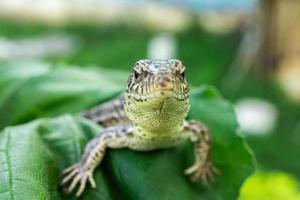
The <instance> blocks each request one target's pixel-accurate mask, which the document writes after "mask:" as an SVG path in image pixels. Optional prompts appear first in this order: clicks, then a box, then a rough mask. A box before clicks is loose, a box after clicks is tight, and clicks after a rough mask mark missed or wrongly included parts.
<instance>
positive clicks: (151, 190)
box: [0, 65, 254, 200]
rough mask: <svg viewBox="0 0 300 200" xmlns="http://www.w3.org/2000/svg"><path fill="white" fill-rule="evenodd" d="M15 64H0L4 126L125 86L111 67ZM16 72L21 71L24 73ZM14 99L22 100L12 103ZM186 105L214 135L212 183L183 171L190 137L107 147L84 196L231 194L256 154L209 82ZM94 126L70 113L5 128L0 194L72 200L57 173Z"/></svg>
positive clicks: (162, 199) (75, 106)
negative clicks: (160, 144)
mask: <svg viewBox="0 0 300 200" xmlns="http://www.w3.org/2000/svg"><path fill="white" fill-rule="evenodd" d="M13 66H14V67H11V68H8V67H6V68H2V69H0V70H1V73H0V87H1V92H0V108H1V109H0V112H1V114H3V113H4V112H3V111H5V109H8V108H9V109H10V110H6V111H9V112H12V114H11V113H8V114H9V116H10V117H9V118H4V117H1V123H2V125H6V124H10V123H13V124H16V123H18V122H21V121H25V120H28V119H31V118H34V117H39V116H40V115H38V114H36V112H34V111H36V110H43V112H47V113H46V114H45V115H58V114H59V113H64V112H68V111H69V110H68V109H70V110H71V111H70V112H76V111H80V109H83V108H86V107H88V106H91V104H96V103H97V102H101V101H103V100H105V99H107V98H109V97H111V96H113V95H115V94H116V93H117V91H118V90H120V88H122V87H123V86H122V84H120V86H119V85H118V83H119V82H121V80H122V77H123V76H122V75H120V79H119V80H120V81H119V82H118V81H116V77H115V75H114V73H113V72H111V71H100V72H96V71H93V73H91V72H90V71H86V70H78V69H61V68H59V69H57V68H53V67H49V66H47V67H45V66H42V67H36V68H35V70H32V71H31V72H28V71H27V70H26V67H23V68H22V69H21V68H19V67H17V66H16V65H13ZM32 69H34V68H32ZM14 70H15V71H17V70H20V71H22V70H24V74H23V75H17V74H16V73H14ZM74 71H75V73H74ZM89 76H92V77H94V78H88V77H89ZM54 77H55V78H54ZM84 77H86V78H84ZM99 77H100V78H101V79H98V78H99ZM12 80H13V82H11V81H12ZM105 81H109V82H107V83H104V82H105ZM22 82H23V83H26V84H25V87H24V84H22ZM63 83H68V84H63ZM60 84H62V85H61V86H60ZM105 84H107V85H106V87H108V88H104V86H103V85H105ZM110 84H111V85H110ZM26 85H27V86H26ZM123 85H124V84H123ZM110 87H111V89H109V88H110ZM9 88H10V89H9ZM49 88H50V89H51V90H50V89H49ZM2 89H3V90H2ZM45 90H46V91H45ZM2 91H4V92H2ZM49 91H51V92H49ZM72 91H73V92H72ZM26 94H28V95H26ZM83 95H86V97H83ZM53 96H54V97H55V98H54V97H53ZM16 97H22V98H25V100H24V102H23V100H22V99H18V100H17V101H13V100H14V98H16ZM47 97H48V98H47ZM8 98H10V100H8ZM30 99H31V100H30ZM56 99H59V100H60V101H58V102H57V101H55V100H56ZM60 102H63V103H62V104H60ZM79 104H80V105H79ZM191 104H192V106H191V111H190V115H189V118H193V119H198V120H202V121H203V122H205V123H206V124H207V125H208V126H209V127H210V129H211V131H212V134H213V145H214V148H213V162H214V164H215V165H216V166H217V167H218V168H219V169H220V171H221V172H222V175H220V176H218V177H217V181H218V186H217V187H213V186H203V185H201V183H191V182H190V181H189V179H188V178H187V177H186V176H184V174H183V171H184V169H185V168H187V167H189V166H190V165H191V164H192V163H193V151H192V145H191V144H190V143H189V142H187V143H185V144H184V145H182V146H179V147H177V148H172V149H167V150H156V151H152V152H135V151H131V150H127V149H122V150H111V151H108V152H107V155H106V157H105V159H104V162H103V163H102V164H101V166H100V167H99V168H97V170H96V173H95V177H96V182H97V188H96V189H91V188H90V187H88V188H87V190H86V192H85V193H84V195H83V197H82V199H105V200H106V199H116V200H119V199H134V200H138V199H143V200H144V199H145V200H153V199H159V200H168V199H175V200H176V199H178V200H182V199H184V200H185V199H187V200H189V199H195V200H196V199H197V200H198V199H224V200H231V199H236V198H237V196H238V194H239V189H240V186H241V184H242V183H243V181H244V180H245V179H246V177H247V176H249V175H250V174H251V173H252V171H253V169H254V167H253V157H252V156H251V154H250V153H249V150H248V148H247V147H246V145H245V143H244V140H243V139H242V138H241V137H240V136H238V133H237V130H238V125H237V122H236V119H235V115H234V112H233V109H232V107H231V105H230V104H229V103H228V102H226V101H225V100H224V99H222V97H220V95H219V94H218V93H217V92H216V91H215V90H214V89H213V88H211V87H207V86H203V87H200V88H194V89H193V90H192V93H191ZM41 105H42V106H41ZM45 105H47V106H45ZM15 109H17V110H18V111H14V110H15ZM16 113H17V114H16ZM18 113H20V114H18ZM32 113H35V115H33V114H32ZM21 114H22V115H21ZM20 116H21V117H20ZM42 116H43V115H42ZM99 132H101V127H99V126H98V125H96V124H94V123H92V122H90V121H88V120H85V119H81V118H76V117H75V118H74V117H72V116H70V115H64V116H61V117H58V118H53V119H39V120H35V121H33V122H31V123H28V124H24V125H19V126H15V127H8V128H5V129H4V130H3V131H2V132H1V133H0V200H2V199H3V200H4V199H5V200H6V199H67V198H70V199H73V198H74V197H73V196H67V197H65V196H62V195H61V193H60V192H59V191H58V189H57V186H58V183H59V180H60V179H61V177H60V172H61V171H62V170H63V169H64V168H65V167H67V166H69V165H71V164H73V163H75V162H76V161H77V160H78V159H79V158H80V155H81V153H82V151H83V149H84V146H85V144H86V143H87V142H88V140H89V139H91V138H92V137H93V136H94V135H95V134H97V133H99Z"/></svg>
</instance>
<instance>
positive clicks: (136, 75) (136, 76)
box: [133, 70, 140, 79]
mask: <svg viewBox="0 0 300 200" xmlns="http://www.w3.org/2000/svg"><path fill="white" fill-rule="evenodd" d="M133 73H134V78H135V79H138V78H139V77H140V74H139V73H138V72H137V71H136V70H134V72H133Z"/></svg>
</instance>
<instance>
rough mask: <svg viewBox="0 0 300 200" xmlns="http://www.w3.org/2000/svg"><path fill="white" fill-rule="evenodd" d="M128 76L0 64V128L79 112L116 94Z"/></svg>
mask: <svg viewBox="0 0 300 200" xmlns="http://www.w3.org/2000/svg"><path fill="white" fill-rule="evenodd" d="M126 79H127V74H124V73H122V72H120V71H115V70H108V69H101V70H99V69H98V70H97V71H96V70H95V69H92V68H91V69H86V70H84V71H82V70H80V69H78V68H64V67H55V66H50V65H47V64H44V63H35V62H22V63H21V62H20V63H15V62H14V63H8V64H2V65H0V113H1V115H0V128H3V127H5V126H7V125H11V124H18V123H22V122H26V121H29V120H32V119H35V118H39V117H47V116H56V115H58V114H61V113H73V112H77V111H82V109H85V108H87V107H90V106H91V105H95V104H96V103H99V102H102V101H104V100H107V99H109V98H111V97H112V96H115V95H117V94H118V93H119V92H120V91H122V90H123V88H124V83H125V81H126Z"/></svg>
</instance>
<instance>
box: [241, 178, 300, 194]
mask: <svg viewBox="0 0 300 200" xmlns="http://www.w3.org/2000/svg"><path fill="white" fill-rule="evenodd" d="M283 199H284V200H300V189H299V186H298V185H297V181H296V179H295V178H294V177H293V176H291V175H289V174H286V173H283V172H256V173H255V174H253V175H252V176H251V177H249V178H248V179H247V181H246V182H245V183H244V185H243V187H242V189H241V195H240V197H239V200H283Z"/></svg>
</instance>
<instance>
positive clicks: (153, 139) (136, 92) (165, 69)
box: [61, 59, 220, 197]
mask: <svg viewBox="0 0 300 200" xmlns="http://www.w3.org/2000/svg"><path fill="white" fill-rule="evenodd" d="M189 90H190V89H189V84H188V82H187V80H186V77H185V66H184V65H183V63H182V62H181V61H180V60H177V59H168V60H148V59H143V60H139V61H137V62H136V63H135V64H134V67H133V70H132V73H131V74H130V76H129V79H128V82H127V87H126V90H125V93H124V94H123V95H121V96H119V97H117V98H116V99H113V100H110V101H108V102H106V103H103V104H101V105H99V106H96V107H95V108H92V109H91V110H89V111H87V112H85V113H84V114H83V115H82V116H83V117H85V118H87V119H89V120H92V121H94V122H96V123H98V124H99V125H101V126H102V127H103V128H104V129H103V130H102V131H101V133H100V134H98V135H97V136H95V137H94V138H93V139H92V140H91V141H90V142H89V143H88V144H87V145H86V147H85V150H84V153H83V155H82V157H81V159H80V160H79V161H78V163H76V164H74V165H72V166H70V167H68V168H67V169H65V170H64V171H63V176H64V177H63V179H62V181H61V186H62V187H65V189H66V190H65V191H66V192H67V193H71V192H72V191H73V190H75V188H76V187H78V189H77V192H76V196H77V197H79V196H80V195H81V194H82V193H83V191H84V189H85V187H86V184H87V183H88V182H89V183H90V184H91V186H92V188H95V187H96V183H95V181H94V179H93V172H94V170H95V169H96V167H97V166H98V165H99V164H100V163H101V161H102V160H103V158H104V155H105V151H106V150H107V149H119V148H129V149H132V150H135V151H151V150H154V149H164V148H171V147H174V146H176V145H179V144H180V143H182V142H183V141H186V140H190V141H191V142H192V143H193V144H194V149H195V150H194V152H195V163H194V164H193V165H192V166H191V167H190V168H188V169H186V170H185V171H184V173H185V174H186V175H189V176H191V179H192V180H193V181H196V180H198V179H201V180H202V181H203V182H204V183H207V182H209V181H210V182H214V175H218V174H220V171H219V170H218V169H217V168H216V167H215V166H214V165H213V164H212V162H211V151H212V142H211V141H212V139H211V136H210V132H209V129H208V127H207V126H206V125H204V124H203V123H202V122H200V121H195V120H190V121H187V120H186V119H185V118H186V117H187V114H188V111H189V109H190V103H189ZM66 186H67V187H66Z"/></svg>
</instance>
